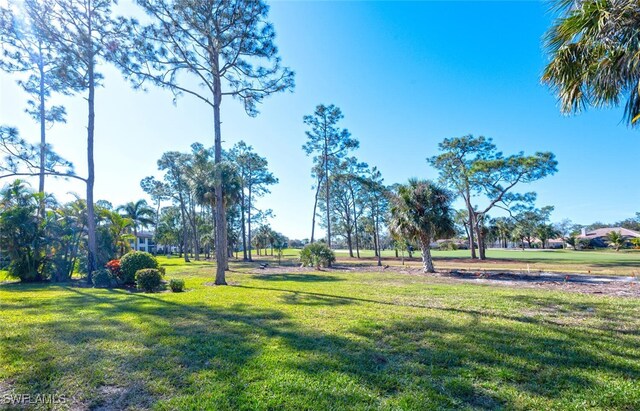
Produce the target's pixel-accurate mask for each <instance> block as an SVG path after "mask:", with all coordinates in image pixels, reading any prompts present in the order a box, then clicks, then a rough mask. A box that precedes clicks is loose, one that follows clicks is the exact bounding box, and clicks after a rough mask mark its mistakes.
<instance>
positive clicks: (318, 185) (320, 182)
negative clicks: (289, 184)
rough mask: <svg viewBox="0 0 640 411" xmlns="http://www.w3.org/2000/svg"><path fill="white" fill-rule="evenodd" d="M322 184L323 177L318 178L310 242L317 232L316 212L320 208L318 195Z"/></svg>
mask: <svg viewBox="0 0 640 411" xmlns="http://www.w3.org/2000/svg"><path fill="white" fill-rule="evenodd" d="M321 185H322V178H319V179H318V184H317V186H316V195H315V197H314V199H313V216H312V217H311V241H310V243H312V244H313V240H314V238H315V237H314V235H315V232H316V213H317V210H318V196H319V195H320V187H321Z"/></svg>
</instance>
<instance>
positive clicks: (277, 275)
mask: <svg viewBox="0 0 640 411" xmlns="http://www.w3.org/2000/svg"><path fill="white" fill-rule="evenodd" d="M387 271H388V272H396V273H401V274H407V275H419V276H429V277H433V278H434V279H435V278H437V279H438V281H444V282H452V283H474V284H486V285H491V286H502V287H511V288H536V289H546V290H554V291H565V292H573V293H580V294H601V295H610V296H618V297H633V298H640V281H638V279H637V278H632V277H619V276H612V277H606V276H598V275H594V276H591V275H585V274H566V273H529V274H525V273H521V272H509V271H504V270H501V271H495V272H493V271H488V270H482V271H473V270H472V271H461V270H451V271H446V270H443V271H438V272H437V273H435V274H427V273H424V272H423V271H422V268H421V267H412V266H389V265H383V266H382V267H378V266H376V265H374V266H366V265H342V264H341V265H335V266H333V267H331V268H323V269H321V270H317V269H316V268H313V267H300V266H297V267H278V266H273V267H272V266H269V267H265V268H264V269H254V270H248V271H245V273H246V274H252V275H254V276H256V277H260V278H264V279H271V278H273V279H280V280H289V281H295V278H296V276H297V275H300V277H301V278H302V279H305V278H306V277H310V276H314V277H318V275H313V274H312V273H316V274H317V273H318V272H320V273H326V274H331V273H336V274H338V273H358V272H362V273H371V272H387ZM286 274H291V276H286ZM327 278H328V277H327ZM315 280H316V281H320V280H319V279H315ZM323 280H324V281H328V280H327V279H323ZM308 281H311V279H309V280H308ZM207 285H213V283H211V284H207Z"/></svg>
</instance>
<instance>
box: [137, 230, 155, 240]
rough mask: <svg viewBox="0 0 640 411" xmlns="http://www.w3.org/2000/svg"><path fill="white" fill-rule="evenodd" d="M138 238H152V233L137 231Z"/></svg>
mask: <svg viewBox="0 0 640 411" xmlns="http://www.w3.org/2000/svg"><path fill="white" fill-rule="evenodd" d="M138 238H153V233H150V232H148V231H138Z"/></svg>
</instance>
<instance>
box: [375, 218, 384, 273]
mask: <svg viewBox="0 0 640 411" xmlns="http://www.w3.org/2000/svg"><path fill="white" fill-rule="evenodd" d="M374 230H375V234H374V235H375V236H376V239H377V240H376V243H377V245H378V267H381V266H382V250H381V249H380V220H379V217H378V212H377V209H376V218H375V220H374Z"/></svg>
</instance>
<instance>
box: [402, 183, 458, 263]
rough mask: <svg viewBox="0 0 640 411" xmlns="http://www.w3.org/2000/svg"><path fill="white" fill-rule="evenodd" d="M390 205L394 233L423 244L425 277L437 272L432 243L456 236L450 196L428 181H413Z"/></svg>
mask: <svg viewBox="0 0 640 411" xmlns="http://www.w3.org/2000/svg"><path fill="white" fill-rule="evenodd" d="M397 190H398V192H397V195H396V196H395V197H394V198H393V200H392V205H391V229H392V230H393V231H395V232H396V233H398V234H400V235H402V236H403V237H404V238H405V239H406V240H408V241H415V242H417V243H418V244H420V248H421V250H422V264H423V268H424V272H425V273H433V272H435V268H434V267H433V260H432V259H431V251H430V244H431V241H433V240H436V239H438V238H443V237H445V238H446V237H450V236H452V235H454V234H455V228H454V222H453V218H452V210H451V201H452V198H451V194H450V193H449V192H448V191H447V190H445V189H443V188H441V187H439V186H437V185H435V184H434V183H432V182H430V181H427V180H417V179H410V180H409V183H408V184H406V185H400V186H399V187H398V189H397Z"/></svg>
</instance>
